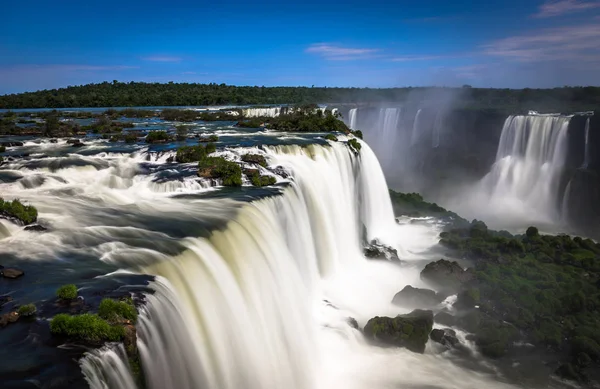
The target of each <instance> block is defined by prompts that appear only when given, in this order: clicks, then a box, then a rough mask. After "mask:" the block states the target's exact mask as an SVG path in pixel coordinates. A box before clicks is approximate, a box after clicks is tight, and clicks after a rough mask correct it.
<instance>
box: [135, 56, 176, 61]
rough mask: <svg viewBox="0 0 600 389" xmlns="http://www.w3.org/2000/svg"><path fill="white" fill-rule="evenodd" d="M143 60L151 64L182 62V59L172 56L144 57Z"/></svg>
mask: <svg viewBox="0 0 600 389" xmlns="http://www.w3.org/2000/svg"><path fill="white" fill-rule="evenodd" d="M142 59H143V60H144V61H151V62H181V60H182V58H181V57H170V56H161V55H157V56H151V57H144V58H142Z"/></svg>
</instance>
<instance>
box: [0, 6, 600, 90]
mask: <svg viewBox="0 0 600 389" xmlns="http://www.w3.org/2000/svg"><path fill="white" fill-rule="evenodd" d="M1 19H2V21H1V22H0V94H7V93H18V92H24V91H35V90H40V89H51V88H58V87H66V86H69V85H81V84H87V83H92V82H94V83H95V82H102V81H113V80H118V81H124V82H129V81H145V82H169V81H174V82H198V83H210V82H216V83H226V84H233V85H259V86H262V85H264V86H297V85H303V86H311V85H315V86H329V87H333V86H340V87H375V88H382V87H403V86H433V85H435V86H461V85H463V84H469V85H472V86H474V87H494V88H524V87H530V88H545V87H557V86H564V85H596V86H598V85H600V0H540V1H537V0H486V1H464V0H455V1H448V0H420V1H404V0H384V1H382V0H370V1H355V0H345V1H343V2H342V1H328V2H324V1H322V0H321V1H319V2H317V1H314V0H306V1H302V2H297V1H287V2H275V1H271V0H258V1H248V0H217V2H204V1H202V0H197V1H191V0H189V1H183V0H169V1H165V0H160V1H158V0H143V1H142V0H120V1H115V0H104V1H101V2H100V1H96V0H88V1H81V0H77V1H74V0H5V2H4V3H3V4H2V17H1Z"/></svg>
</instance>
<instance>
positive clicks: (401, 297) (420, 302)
mask: <svg viewBox="0 0 600 389" xmlns="http://www.w3.org/2000/svg"><path fill="white" fill-rule="evenodd" d="M443 300H444V298H443V296H440V295H439V294H437V293H435V292H434V291H433V290H430V289H420V288H413V287H412V286H410V285H406V286H405V287H404V289H402V290H401V291H400V292H398V293H396V295H395V296H394V298H393V299H392V304H394V305H399V306H402V307H414V308H431V307H434V306H436V305H438V304H439V303H441V302H442V301H443Z"/></svg>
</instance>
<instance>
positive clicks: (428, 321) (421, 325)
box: [364, 309, 433, 353]
mask: <svg viewBox="0 0 600 389" xmlns="http://www.w3.org/2000/svg"><path fill="white" fill-rule="evenodd" d="M432 328H433V312H431V311H423V310H420V309H416V310H414V311H412V312H411V313H409V314H407V315H398V316H396V317H394V318H391V317H379V316H377V317H374V318H372V319H371V320H369V321H368V322H367V325H366V326H365V328H364V334H365V337H366V338H367V339H370V340H372V341H375V342H377V343H379V344H382V345H386V346H396V347H405V348H407V349H408V350H410V351H413V352H416V353H423V352H424V351H425V344H426V343H427V340H428V338H429V333H430V332H431V329H432Z"/></svg>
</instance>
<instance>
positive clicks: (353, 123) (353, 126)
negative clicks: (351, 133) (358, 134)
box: [348, 108, 358, 130]
mask: <svg viewBox="0 0 600 389" xmlns="http://www.w3.org/2000/svg"><path fill="white" fill-rule="evenodd" d="M357 113H358V108H352V109H351V110H350V111H349V112H348V117H349V120H350V129H351V130H356V114H357Z"/></svg>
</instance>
